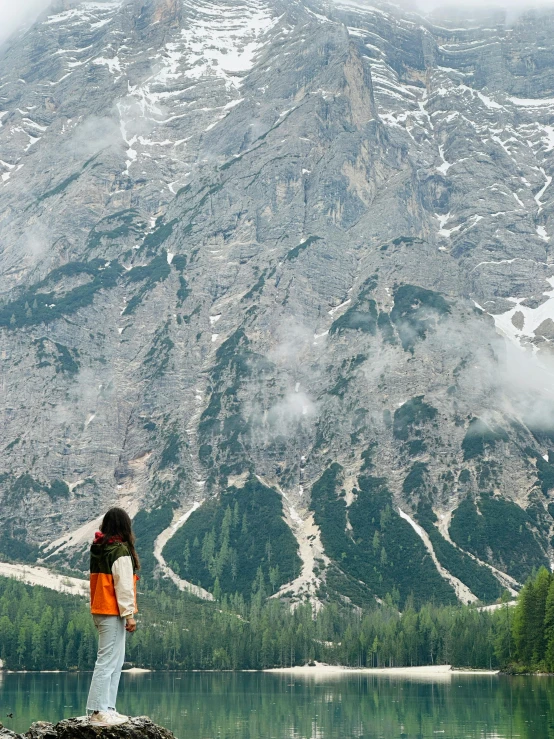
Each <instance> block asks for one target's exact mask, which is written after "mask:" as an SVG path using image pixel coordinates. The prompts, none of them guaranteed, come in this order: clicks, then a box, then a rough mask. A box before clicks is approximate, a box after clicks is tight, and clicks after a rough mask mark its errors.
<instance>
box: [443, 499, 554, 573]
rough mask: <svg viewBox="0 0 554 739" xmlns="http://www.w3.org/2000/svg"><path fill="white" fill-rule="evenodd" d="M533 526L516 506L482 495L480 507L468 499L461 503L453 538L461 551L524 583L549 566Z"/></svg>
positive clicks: (453, 517)
mask: <svg viewBox="0 0 554 739" xmlns="http://www.w3.org/2000/svg"><path fill="white" fill-rule="evenodd" d="M477 506H478V508H477ZM532 523H533V522H532V520H531V519H530V517H529V515H528V513H527V512H526V511H524V510H523V509H522V508H520V507H519V506H518V505H516V504H515V503H512V502H511V501H509V500H504V499H502V498H493V497H492V496H490V495H481V497H480V498H479V500H478V502H477V504H476V503H475V502H474V501H473V500H471V499H469V498H466V499H465V500H463V501H462V502H461V503H460V505H459V506H458V508H457V509H456V510H455V511H454V514H453V516H452V521H451V523H450V536H451V538H452V540H453V541H454V542H455V543H456V544H457V545H458V546H459V547H461V548H462V549H464V550H466V551H468V552H471V553H472V554H474V555H475V556H476V557H479V559H481V560H483V561H484V562H490V564H493V565H495V566H496V567H498V568H499V569H501V570H503V571H504V572H507V573H508V574H510V575H512V577H515V578H516V580H518V581H519V582H523V581H525V579H526V578H527V577H529V575H530V574H531V572H532V571H533V569H534V568H537V567H542V566H547V565H548V560H547V558H546V556H545V555H544V553H543V551H542V549H541V547H540V546H539V543H538V542H537V539H536V538H535V535H534V533H533V531H532V528H531V527H532Z"/></svg>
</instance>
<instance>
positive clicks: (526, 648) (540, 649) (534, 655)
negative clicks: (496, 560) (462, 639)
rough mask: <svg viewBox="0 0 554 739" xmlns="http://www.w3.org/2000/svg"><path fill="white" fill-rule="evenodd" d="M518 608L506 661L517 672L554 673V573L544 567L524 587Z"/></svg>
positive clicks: (506, 651)
mask: <svg viewBox="0 0 554 739" xmlns="http://www.w3.org/2000/svg"><path fill="white" fill-rule="evenodd" d="M514 611H515V612H514V614H513V618H512V629H511V634H512V639H511V643H510V644H505V645H504V653H503V657H504V659H505V661H506V662H509V663H511V665H512V668H513V670H514V671H522V672H529V671H532V672H536V671H539V672H554V574H552V573H551V572H549V571H548V570H547V569H546V568H544V567H541V569H540V570H539V571H538V572H537V574H536V576H535V577H533V578H531V579H529V581H528V582H527V583H526V585H525V586H524V587H523V589H522V591H521V593H520V594H519V598H518V603H517V606H516V608H515V609H514ZM508 650H509V651H508Z"/></svg>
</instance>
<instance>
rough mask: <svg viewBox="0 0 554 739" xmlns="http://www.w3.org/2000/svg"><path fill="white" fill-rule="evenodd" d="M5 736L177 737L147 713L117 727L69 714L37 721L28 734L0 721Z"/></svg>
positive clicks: (84, 738) (46, 738) (71, 738)
mask: <svg viewBox="0 0 554 739" xmlns="http://www.w3.org/2000/svg"><path fill="white" fill-rule="evenodd" d="M0 737H1V738H2V739H99V737H105V739H174V737H173V734H172V733H171V731H169V730H168V729H165V728H164V727H163V726H158V725H157V724H155V723H153V722H152V721H150V719H149V718H147V717H146V716H139V717H137V718H131V719H130V720H129V721H128V722H127V723H126V724H121V725H120V726H114V727H110V728H108V727H99V726H98V727H95V726H92V725H91V724H90V723H89V722H88V721H86V720H84V719H82V718H68V719H64V720H63V721H60V722H59V723H57V724H50V723H48V722H46V721H36V722H35V723H34V724H32V725H31V728H30V729H29V731H27V732H25V734H15V733H14V732H13V731H10V730H9V729H6V728H5V727H3V726H2V725H1V724H0Z"/></svg>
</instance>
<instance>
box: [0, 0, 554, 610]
mask: <svg viewBox="0 0 554 739" xmlns="http://www.w3.org/2000/svg"><path fill="white" fill-rule="evenodd" d="M471 14H472V17H471V18H467V20H465V21H464V20H463V18H462V16H461V15H460V13H456V15H455V17H454V16H452V18H449V16H448V11H444V13H443V15H442V16H441V18H440V19H434V18H433V17H430V16H420V15H417V14H415V13H413V12H411V11H408V10H401V9H399V8H396V7H393V6H389V5H386V4H380V5H379V4H378V5H377V6H376V5H375V4H372V5H371V7H370V6H368V7H362V5H360V4H350V3H349V2H348V0H337V2H333V3H327V2H319V1H318V0H273V1H272V2H266V1H265V0H245V2H243V3H240V4H237V3H236V2H234V0H216V1H215V2H214V0H210V1H209V2H208V1H207V0H206V1H204V0H183V1H182V2H173V0H171V1H168V0H140V2H139V0H131V1H130V2H116V1H111V2H95V3H87V2H78V1H77V0H75V1H72V2H64V3H63V4H62V5H61V6H56V7H54V8H53V9H51V10H50V11H48V12H46V13H45V15H44V16H43V17H42V18H41V19H40V20H39V22H37V24H36V25H35V26H34V27H33V28H31V29H30V30H29V31H27V32H26V33H25V34H22V35H20V36H17V37H14V38H13V39H12V40H11V41H10V42H9V43H7V44H6V45H5V46H4V47H3V48H2V49H1V50H0V122H1V127H0V147H1V150H2V156H1V159H0V213H1V216H0V298H1V304H0V340H1V346H0V365H1V374H0V383H1V385H0V387H1V390H2V392H1V394H0V403H1V404H2V405H1V409H0V415H1V418H2V439H3V440H4V441H3V447H2V469H1V474H0V500H1V506H0V555H1V554H3V555H4V556H10V557H13V558H16V559H18V560H26V561H28V562H30V563H32V562H35V561H36V560H37V559H41V560H44V562H45V564H46V565H50V564H55V563H56V562H59V563H62V564H64V565H68V564H69V565H70V566H71V567H73V568H74V569H75V568H77V569H78V568H83V567H86V560H85V559H84V558H83V552H84V550H85V549H86V544H87V541H88V539H89V537H90V535H91V533H92V531H93V530H94V526H95V521H96V519H97V517H98V515H99V514H100V513H101V512H102V510H103V509H104V508H106V507H107V506H108V505H111V504H114V503H120V504H122V505H127V506H129V507H130V509H131V510H132V511H133V512H136V511H137V509H139V510H140V514H139V517H138V518H137V527H138V529H139V531H138V533H139V534H140V536H142V541H143V542H144V546H147V547H149V548H150V549H151V550H152V551H155V553H156V559H157V563H158V565H157V566H158V568H159V569H160V572H161V573H162V574H164V575H166V576H168V575H169V576H170V577H171V578H172V579H173V581H174V582H176V584H177V585H178V586H179V587H190V585H188V584H187V583H190V582H194V584H195V587H198V588H200V589H199V590H198V592H200V593H206V592H207V591H212V590H213V588H214V585H215V580H216V578H218V579H219V582H220V587H221V588H222V590H223V592H228V593H234V592H235V589H236V581H237V577H236V574H237V566H239V567H240V566H242V565H243V564H244V562H245V561H246V560H245V559H244V557H246V556H247V553H246V552H242V550H241V549H240V546H241V544H240V537H239V536H237V537H236V545H235V544H234V543H232V545H231V544H230V541H231V540H230V539H228V538H227V539H226V537H225V536H223V535H221V536H220V533H219V532H220V530H221V531H222V530H223V518H224V516H225V515H226V510H227V507H228V508H229V510H230V511H232V514H233V516H234V515H235V514H234V511H235V510H236V511H237V516H236V518H237V522H238V523H237V524H236V526H238V529H237V530H239V531H240V526H241V525H242V517H243V514H245V513H247V511H246V508H247V506H246V505H245V504H244V501H243V500H242V498H241V495H243V493H244V491H247V492H248V491H252V492H253V494H254V493H255V492H256V490H258V493H259V488H257V487H256V486H257V485H264V486H265V487H264V490H268V489H271V491H272V494H273V495H274V496H278V497H279V500H280V501H281V503H282V510H279V509H278V506H277V507H274V508H272V510H273V511H274V513H273V514H272V515H274V518H275V519H279V521H281V523H282V518H283V517H284V519H285V520H286V522H287V524H288V526H289V527H290V530H291V531H292V532H293V534H294V536H295V537H296V540H297V542H298V544H299V551H300V552H301V554H302V559H303V564H302V566H301V567H299V566H297V564H295V562H294V557H293V556H292V555H290V556H289V554H287V559H286V561H285V557H284V555H283V556H281V555H282V553H283V552H285V551H286V552H287V553H290V548H291V544H290V536H292V534H291V535H290V536H289V539H288V540H286V536H285V534H284V533H283V534H282V530H281V529H278V531H277V534H275V532H273V533H272V531H271V529H272V525H270V522H267V525H266V526H263V525H259V526H258V532H257V533H258V535H259V541H260V545H259V546H260V549H259V551H258V550H256V553H255V555H252V554H250V555H249V556H251V558H253V559H257V562H256V566H255V567H254V568H253V571H254V573H255V572H256V571H257V567H258V565H259V566H260V568H261V571H262V572H261V575H262V577H263V579H264V582H265V586H264V587H265V588H266V590H267V592H269V591H271V592H277V591H279V590H280V591H281V593H288V594H289V595H290V594H291V593H292V594H294V595H295V596H296V597H301V596H303V595H309V596H315V595H316V594H318V597H320V598H325V597H326V594H327V593H329V592H330V591H335V592H338V593H340V594H341V595H344V596H347V597H348V598H350V599H351V600H354V601H355V602H362V600H364V599H366V600H367V598H371V597H373V596H377V597H379V598H383V597H384V596H385V595H386V593H387V592H392V591H394V590H395V589H397V590H399V592H400V593H401V595H402V597H407V595H408V594H409V593H410V592H412V591H415V594H416V596H417V597H421V598H422V599H423V598H431V597H432V598H435V600H438V601H442V602H453V601H455V600H456V597H457V595H458V596H460V594H464V596H463V597H464V598H465V599H466V600H472V599H475V598H480V599H485V600H489V599H494V598H496V597H497V596H498V594H499V593H500V591H501V589H502V588H503V587H506V586H507V587H509V588H511V589H512V590H516V589H517V587H518V584H519V583H521V582H523V581H524V580H525V578H526V577H527V576H528V574H529V573H530V572H531V571H532V569H533V568H535V567H538V566H540V565H542V564H546V565H547V564H548V562H549V561H550V559H551V558H552V555H553V553H554V550H553V548H552V534H553V533H554V518H553V515H552V514H553V513H554V452H553V451H552V449H553V448H554V412H553V409H554V407H553V402H552V398H551V396H550V389H549V388H550V386H551V381H550V377H551V368H550V362H551V361H552V351H553V346H554V344H553V343H552V342H553V336H554V333H553V328H552V323H553V319H554V258H553V257H552V256H551V245H552V239H554V200H553V193H554V190H553V188H552V178H553V177H554V165H553V157H552V150H553V149H554V127H553V125H552V116H553V114H554V76H553V74H552V68H553V65H552V61H553V59H554V41H553V39H554V13H553V12H552V11H551V10H548V9H543V10H536V11H532V12H529V13H524V14H521V15H520V16H519V17H517V18H515V19H514V20H513V22H512V21H510V22H508V21H507V19H506V16H505V15H503V14H502V13H500V12H498V11H496V10H494V11H490V12H488V11H487V12H485V11H483V13H482V15H481V16H479V17H477V16H476V15H475V13H474V10H473V9H472V10H471ZM462 15H463V14H462ZM439 20H440V22H439ZM226 491H230V494H229V496H227V497H226V498H225V500H224V502H223V503H221V505H223V508H218V506H219V505H220V501H221V500H222V498H221V495H222V494H223V493H224V492H226ZM256 494H257V493H256ZM259 500H260V503H259V506H258V509H257V510H259V511H261V510H265V508H263V506H264V505H266V503H267V496H266V498H264V496H263V494H261V493H260V495H259ZM256 505H258V504H257V503H256ZM275 511H276V513H275ZM189 514H191V515H190V517H189ZM229 515H231V514H229ZM249 515H250V513H249V512H248V516H249ZM261 515H262V514H261V513H260V516H261ZM268 515H269V514H268ZM248 516H247V518H248ZM239 519H240V520H239ZM256 520H258V519H256ZM260 520H261V519H260ZM60 521H62V522H63V523H62V524H60ZM228 523H229V522H228V520H227V519H226V524H225V526H226V527H227V529H228ZM216 525H217V531H216V529H215V527H216ZM233 525H234V524H233ZM247 525H248V522H246V524H245V529H246V528H247ZM276 525H277V524H276ZM212 529H213V530H214V534H213V538H214V541H213V542H212V540H211V539H210V536H211V531H212ZM227 529H226V530H227ZM277 535H278V538H279V541H280V542H284V546H282V547H281V546H279V547H275V545H274V542H275V537H276V536H277ZM281 535H282V538H281ZM206 537H207V538H206ZM272 537H273V538H272ZM156 540H157V541H158V545H157V548H156V545H155V542H156ZM204 540H205V541H207V545H206V547H204V546H203V543H204ZM285 540H286V541H285ZM172 541H173V542H174V546H173V548H172ZM224 541H225V542H226V546H225V547H224V546H223V542H224ZM195 542H196V543H197V545H195ZM211 542H212V543H213V546H212V543H211ZM233 542H234V540H233ZM293 543H294V542H293ZM216 545H217V547H216ZM276 550H277V551H276ZM149 554H150V552H149ZM406 562H407V563H408V565H406ZM437 563H438V564H437ZM277 567H278V569H276V568H277ZM285 572H286V573H287V575H286V576H285V575H284V574H283V573H285ZM253 577H254V576H253ZM453 578H454V579H453ZM250 585H251V583H250V582H247V583H245V584H244V588H245V592H247V593H250V592H251V587H250ZM460 597H461V596H460Z"/></svg>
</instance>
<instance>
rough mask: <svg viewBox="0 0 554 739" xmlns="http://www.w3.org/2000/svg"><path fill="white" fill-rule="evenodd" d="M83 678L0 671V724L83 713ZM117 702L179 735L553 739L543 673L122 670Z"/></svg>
mask: <svg viewBox="0 0 554 739" xmlns="http://www.w3.org/2000/svg"><path fill="white" fill-rule="evenodd" d="M89 679H90V675H88V674H80V675H70V674H64V673H57V674H56V673H55V674H40V675H37V674H35V675H31V674H6V675H5V677H4V682H3V684H1V693H0V705H1V706H2V709H4V708H6V712H8V711H9V712H11V711H13V713H14V716H15V718H14V720H13V721H8V720H7V719H4V720H5V722H6V725H7V726H9V728H14V729H16V730H18V731H25V730H26V729H27V728H28V727H29V725H30V723H31V722H32V721H36V720H39V719H43V720H50V721H53V720H57V719H59V718H61V717H63V716H70V715H78V714H81V713H83V712H84V701H85V698H86V692H87V690H88V683H89ZM118 708H119V710H121V711H125V712H126V713H130V714H132V715H143V714H147V715H149V716H150V717H151V718H152V719H153V720H154V721H157V722H158V723H160V724H163V725H165V726H167V727H168V728H170V729H172V730H173V731H174V733H175V735H176V736H177V737H178V739H206V737H209V739H213V738H214V737H221V738H222V739H239V738H240V739H271V738H272V737H275V738H276V739H284V737H291V739H339V737H340V739H350V737H352V738H353V737H357V738H361V737H363V738H364V739H368V738H369V739H377V737H382V738H383V739H392V738H393V737H394V738H395V739H396V737H410V738H413V739H416V738H419V739H427V738H429V739H430V738H431V737H436V736H437V735H440V736H443V737H444V738H445V739H449V738H450V739H460V737H472V738H473V737H475V739H477V738H478V737H479V739H481V738H482V737H496V738H502V739H504V738H505V739H508V738H511V737H514V738H515V737H520V738H521V739H554V680H553V679H552V678H537V677H535V678H532V677H517V678H508V677H496V676H492V677H480V676H471V677H470V676H467V675H465V676H460V677H456V676H454V677H453V678H452V681H451V682H450V683H445V682H438V683H433V682H419V681H417V682H416V681H413V682H412V681H410V680H406V679H402V680H400V679H397V678H386V677H380V676H375V675H350V676H349V675H346V676H344V677H342V678H341V679H340V680H337V679H331V680H328V681H326V680H322V681H319V680H318V681H317V682H316V681H314V680H313V679H311V678H304V679H300V678H298V677H297V676H291V675H289V674H279V675H277V674H264V673H149V674H143V675H125V676H124V680H123V690H122V692H121V700H120V705H119V706H118ZM2 712H3V713H4V711H2ZM443 732H444V733H443Z"/></svg>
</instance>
